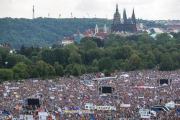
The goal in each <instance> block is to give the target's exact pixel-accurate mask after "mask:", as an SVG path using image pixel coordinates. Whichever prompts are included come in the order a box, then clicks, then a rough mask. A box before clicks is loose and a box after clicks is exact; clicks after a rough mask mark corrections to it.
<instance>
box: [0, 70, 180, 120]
mask: <svg viewBox="0 0 180 120" xmlns="http://www.w3.org/2000/svg"><path fill="white" fill-rule="evenodd" d="M122 74H126V75H128V76H122ZM97 76H98V77H104V75H103V74H102V73H98V74H84V75H83V76H81V77H80V78H77V77H73V76H71V77H70V78H66V77H60V78H58V79H59V80H58V81H57V80H56V81H54V80H37V79H28V80H23V81H21V82H16V81H8V82H4V83H2V84H1V85H0V111H4V110H6V111H8V112H9V113H10V114H11V115H12V116H13V117H14V118H20V115H22V114H23V115H25V114H26V115H28V114H30V115H33V117H34V118H35V119H39V118H38V112H47V113H48V114H49V115H51V114H53V115H54V116H55V118H56V120H90V119H92V120H93V119H95V120H105V119H113V120H119V119H120V118H130V119H133V120H136V119H137V120H140V119H141V115H140V114H139V109H142V108H144V109H150V108H151V107H152V106H154V105H165V104H166V103H168V102H170V101H174V102H175V103H176V104H179V103H180V102H179V101H180V97H179V95H180V89H179V88H180V85H179V82H180V70H176V71H151V70H144V71H130V72H126V73H122V72H120V73H118V74H117V77H116V78H112V79H104V80H99V79H97V80H92V79H95V78H97ZM111 76H116V75H115V73H112V74H111ZM159 79H169V80H171V82H169V83H168V86H160V85H159V82H158V80H159ZM143 85H148V86H153V87H154V88H151V89H150V88H136V87H137V86H143ZM102 86H111V87H113V88H114V91H113V92H112V93H108V94H103V93H102V92H101V91H99V87H102ZM28 98H38V99H39V100H40V101H41V102H40V105H36V106H29V105H28V104H27V102H26V100H27V99H28ZM86 103H92V104H94V105H96V106H115V107H116V110H91V111H93V112H94V113H91V114H90V113H81V112H80V113H66V112H65V110H69V111H70V110H72V111H73V110H85V105H86ZM121 104H130V107H121ZM179 109H180V108H179V106H178V105H177V106H175V108H173V109H171V111H170V112H169V113H166V112H163V111H162V112H157V115H156V116H151V119H162V120H167V119H168V120H178V119H180V113H179V111H180V110H179ZM1 113H2V114H3V112H1ZM0 115H1V114H0ZM47 119H52V118H47Z"/></svg>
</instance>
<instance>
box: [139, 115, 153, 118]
mask: <svg viewBox="0 0 180 120" xmlns="http://www.w3.org/2000/svg"><path fill="white" fill-rule="evenodd" d="M141 118H151V116H150V115H141Z"/></svg>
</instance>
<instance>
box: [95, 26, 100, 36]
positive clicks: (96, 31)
mask: <svg viewBox="0 0 180 120" xmlns="http://www.w3.org/2000/svg"><path fill="white" fill-rule="evenodd" d="M97 33H99V28H98V25H97V24H96V27H95V35H96V34H97Z"/></svg>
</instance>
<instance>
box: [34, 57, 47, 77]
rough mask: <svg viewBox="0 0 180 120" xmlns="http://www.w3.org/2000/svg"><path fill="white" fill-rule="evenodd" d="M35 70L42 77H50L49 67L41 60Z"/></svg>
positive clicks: (36, 64)
mask: <svg viewBox="0 0 180 120" xmlns="http://www.w3.org/2000/svg"><path fill="white" fill-rule="evenodd" d="M35 68H36V70H37V71H38V72H39V75H40V77H47V76H48V74H49V73H48V65H47V63H45V62H44V61H42V60H40V61H38V62H36V63H35Z"/></svg>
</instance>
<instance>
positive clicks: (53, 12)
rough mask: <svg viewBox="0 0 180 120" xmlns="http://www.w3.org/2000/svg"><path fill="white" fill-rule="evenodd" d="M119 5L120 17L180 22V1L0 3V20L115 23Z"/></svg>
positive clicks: (40, 0) (35, 0) (2, 0)
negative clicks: (103, 21)
mask: <svg viewBox="0 0 180 120" xmlns="http://www.w3.org/2000/svg"><path fill="white" fill-rule="evenodd" d="M116 4H118V7H119V12H120V14H121V17H122V16H123V15H122V14H123V9H124V8H125V9H126V13H127V17H131V15H132V10H133V8H134V10H135V15H136V18H139V19H145V20H169V19H170V20H180V7H179V6H180V0H0V18H5V17H11V18H27V19H32V16H33V12H32V11H33V5H34V11H35V18H37V17H48V14H49V18H59V15H60V18H71V13H72V16H73V17H76V18H95V16H96V18H108V19H113V14H114V13H115V9H116Z"/></svg>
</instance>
